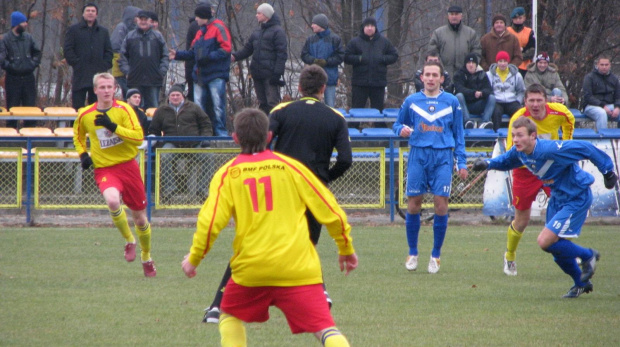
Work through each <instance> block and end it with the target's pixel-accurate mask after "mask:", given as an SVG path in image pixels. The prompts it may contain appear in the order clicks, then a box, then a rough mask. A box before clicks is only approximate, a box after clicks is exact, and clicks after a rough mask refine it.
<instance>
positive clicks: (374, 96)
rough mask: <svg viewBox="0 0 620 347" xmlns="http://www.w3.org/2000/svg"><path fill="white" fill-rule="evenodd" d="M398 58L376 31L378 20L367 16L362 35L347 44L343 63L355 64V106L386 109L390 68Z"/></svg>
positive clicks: (352, 82) (353, 103)
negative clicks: (386, 92)
mask: <svg viewBox="0 0 620 347" xmlns="http://www.w3.org/2000/svg"><path fill="white" fill-rule="evenodd" d="M396 60H398V52H397V51H396V48H394V46H392V43H390V41H389V40H388V39H387V38H385V37H383V36H382V35H381V34H380V33H378V32H377V21H376V20H375V19H374V18H372V17H369V18H366V19H364V21H363V22H362V28H361V32H360V34H359V36H357V37H354V38H353V39H351V41H349V43H348V44H347V48H346V49H345V51H344V62H345V63H346V64H350V65H353V78H352V79H351V85H352V87H353V88H352V94H353V95H352V99H353V100H352V105H351V107H353V108H363V107H366V100H368V99H369V98H370V107H371V108H376V109H378V110H379V111H382V110H383V99H384V97H385V87H386V86H387V67H388V65H391V64H394V63H395V62H396Z"/></svg>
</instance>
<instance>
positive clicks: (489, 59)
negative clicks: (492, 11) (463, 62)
mask: <svg viewBox="0 0 620 347" xmlns="http://www.w3.org/2000/svg"><path fill="white" fill-rule="evenodd" d="M480 45H481V46H482V58H481V59H480V66H482V68H483V69H484V70H485V71H488V70H489V66H491V64H492V63H493V62H494V61H495V57H496V56H497V52H499V51H506V52H507V53H508V54H509V55H510V58H511V60H510V61H509V63H510V64H512V65H514V66H519V65H521V62H522V61H523V55H522V54H521V46H520V45H519V39H517V37H516V36H514V35H513V34H511V33H510V32H508V30H506V17H505V16H504V15H503V14H496V15H495V16H493V29H491V31H490V32H488V33H486V34H485V35H484V36H482V38H481V39H480Z"/></svg>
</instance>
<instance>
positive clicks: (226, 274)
mask: <svg viewBox="0 0 620 347" xmlns="http://www.w3.org/2000/svg"><path fill="white" fill-rule="evenodd" d="M231 274H232V273H231V271H230V263H228V266H227V267H226V271H224V276H222V281H221V282H220V286H219V287H217V292H215V298H213V302H212V303H211V307H220V305H222V296H224V289H226V283H228V280H229V279H230V276H231Z"/></svg>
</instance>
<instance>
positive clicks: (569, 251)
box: [546, 239, 592, 287]
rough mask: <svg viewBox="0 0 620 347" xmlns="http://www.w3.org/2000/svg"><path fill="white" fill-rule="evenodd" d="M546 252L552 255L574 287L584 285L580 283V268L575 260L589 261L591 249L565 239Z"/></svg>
mask: <svg viewBox="0 0 620 347" xmlns="http://www.w3.org/2000/svg"><path fill="white" fill-rule="evenodd" d="M546 252H549V253H551V254H553V256H554V260H555V262H556V263H557V264H558V266H559V267H560V269H562V271H564V272H565V273H566V274H568V275H569V276H570V277H571V278H572V279H573V281H574V282H575V285H576V286H580V287H582V286H584V285H585V283H583V282H581V279H580V277H581V268H579V265H577V261H576V260H575V258H577V257H579V258H581V259H590V258H591V257H592V250H591V249H588V248H584V247H581V246H579V245H577V244H574V243H573V242H571V241H568V240H566V239H559V240H558V242H556V243H554V244H552V245H551V246H549V248H547V249H546Z"/></svg>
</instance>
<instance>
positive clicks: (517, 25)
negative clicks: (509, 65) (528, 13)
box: [507, 7, 536, 77]
mask: <svg viewBox="0 0 620 347" xmlns="http://www.w3.org/2000/svg"><path fill="white" fill-rule="evenodd" d="M510 20H511V22H512V24H511V25H510V26H509V27H508V28H507V30H508V31H509V32H510V33H511V34H513V35H514V36H516V37H517V39H518V40H519V46H520V47H521V54H522V55H523V62H522V63H521V65H519V66H518V68H519V72H520V73H521V76H523V77H525V74H526V73H527V66H528V65H529V63H531V62H532V58H534V51H535V50H536V38H535V37H534V30H532V28H529V27H526V26H525V25H524V24H523V23H524V22H525V9H524V8H523V7H516V8H515V9H514V10H512V12H511V13H510Z"/></svg>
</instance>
